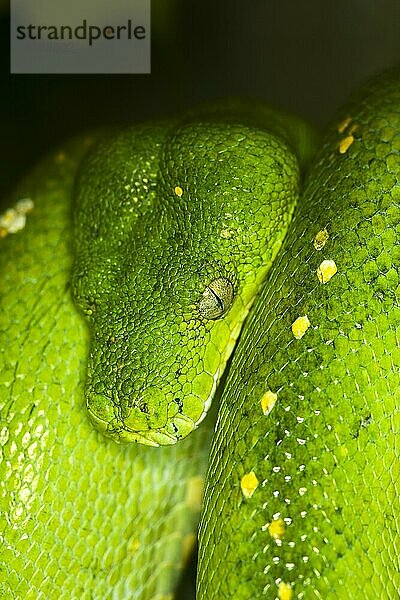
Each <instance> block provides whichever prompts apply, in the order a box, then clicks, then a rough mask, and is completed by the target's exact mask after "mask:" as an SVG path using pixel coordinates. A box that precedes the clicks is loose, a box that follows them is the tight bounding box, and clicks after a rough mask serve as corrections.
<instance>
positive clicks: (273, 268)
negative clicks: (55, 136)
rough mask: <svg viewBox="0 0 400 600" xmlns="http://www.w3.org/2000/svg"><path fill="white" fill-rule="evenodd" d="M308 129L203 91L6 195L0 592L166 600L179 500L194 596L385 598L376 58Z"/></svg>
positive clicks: (399, 222)
mask: <svg viewBox="0 0 400 600" xmlns="http://www.w3.org/2000/svg"><path fill="white" fill-rule="evenodd" d="M315 139H316V138H315V135H314V134H313V132H312V131H311V130H310V129H309V128H308V126H306V125H305V124H304V123H303V122H302V121H301V120H299V119H297V118H295V117H289V116H287V115H285V114H283V113H280V112H277V111H273V110H271V109H269V108H268V107H265V106H263V105H261V104H257V103H250V102H241V103H240V102H239V103H237V102H234V101H232V102H224V103H216V104H213V105H210V106H207V107H205V108H200V109H198V110H196V111H193V112H191V113H188V114H186V115H185V116H184V117H183V118H182V119H180V120H175V121H159V122H155V123H149V124H144V125H140V126H136V127H133V128H130V129H128V130H126V131H121V132H117V133H115V134H112V135H109V134H107V135H106V136H102V137H101V138H99V139H93V140H89V139H87V140H82V139H78V140H75V141H72V142H69V143H68V144H66V145H65V146H64V147H63V148H62V151H59V152H57V153H56V154H54V155H52V156H50V157H49V158H48V159H46V160H45V161H44V162H43V163H42V164H40V165H39V166H38V167H37V168H36V170H35V171H34V172H33V173H32V174H31V175H30V176H28V177H27V178H26V179H25V180H24V181H23V182H22V183H21V185H20V187H19V188H18V189H17V190H16V191H15V195H14V197H13V198H12V199H11V203H10V206H12V208H10V210H8V211H6V212H5V213H3V215H2V216H1V218H0V272H1V274H2V279H1V285H0V297H1V314H0V367H1V368H0V410H1V421H2V427H1V430H0V448H1V454H0V486H1V487H0V489H1V495H0V498H1V500H0V502H1V504H0V509H1V531H0V541H1V549H0V597H3V598H7V599H8V598H10V599H19V598H21V599H22V598H24V599H25V598H27V599H35V600H36V599H48V598H50V599H51V598H68V599H71V598H74V599H75V598H76V599H78V598H83V599H99V600H100V599H105V598H119V599H123V598H135V600H136V599H137V600H150V599H152V600H167V599H170V598H172V597H173V591H174V589H175V587H176V583H177V580H178V578H179V575H180V572H181V570H182V567H183V565H184V564H185V562H186V560H187V557H188V555H189V554H190V551H191V549H192V547H193V544H194V543H195V539H196V535H195V531H196V527H197V522H198V518H199V513H200V508H201V506H202V505H203V511H202V517H201V524H200V535H199V571H198V598H199V599H204V600H205V599H207V600H209V599H213V598H214V599H216V600H219V599H221V600H223V599H224V598H226V599H228V598H232V599H233V598H235V600H248V599H252V598H260V599H261V598H268V599H272V600H276V599H278V600H294V599H299V600H301V599H305V600H308V599H310V600H311V599H323V600H333V599H339V600H341V599H343V600H344V599H348V598H353V597H354V598H363V599H365V600H376V599H377V598H379V599H382V600H385V599H386V600H395V598H397V597H398V591H399V589H400V581H399V566H398V559H399V556H398V542H399V532H398V526H397V521H396V519H397V518H398V514H399V510H398V509H399V506H398V496H399V488H398V485H399V463H398V458H399V457H398V451H397V449H396V439H395V436H396V433H398V429H399V408H398V406H399V402H398V401H399V388H400V386H399V365H400V351H399V340H400V307H399V289H400V287H399V277H398V271H399V269H398V265H399V260H400V243H399V239H400V235H399V234H400V209H399V204H400V78H399V74H398V73H390V74H388V75H384V76H381V77H380V78H378V79H376V80H375V81H373V82H372V83H370V84H369V85H367V86H366V87H364V88H363V89H362V90H361V91H360V92H359V93H358V95H357V96H356V97H354V98H353V99H352V101H351V102H350V103H349V104H348V105H347V106H346V107H345V108H344V109H343V110H342V111H341V113H340V114H339V116H338V117H337V118H336V119H335V120H334V121H333V124H332V126H331V128H330V130H329V132H328V133H327V135H326V137H325V138H324V141H323V144H322V146H321V148H320V150H319V151H318V153H317V154H316V156H315V158H312V155H313V147H314V145H315ZM303 172H305V173H306V174H305V175H303V174H302V173H303ZM77 307H78V309H79V310H77ZM248 314H249V316H248V318H247V319H246V317H247V315H248ZM245 319H246V321H245ZM244 321H245V325H244V327H243V331H242V332H241V330H242V325H243V323H244ZM239 334H240V339H239V343H238V344H236V342H237V340H238V338H239ZM235 345H236V346H237V347H235ZM234 349H235V352H234V355H233V360H232V362H231V363H230V366H229V373H228V377H227V381H226V384H225V386H224V390H223V393H222V399H221V406H220V408H219V412H218V416H217V421H216V425H215V429H216V432H215V435H214V436H213V439H212V443H211V451H210V450H209V446H210V440H211V437H212V430H213V428H214V423H215V419H214V416H215V415H213V414H209V415H207V411H208V409H209V406H210V404H211V400H212V398H213V396H214V394H215V390H216V388H217V386H218V383H219V381H220V378H221V376H222V374H223V372H224V369H225V365H226V363H227V361H228V359H229V357H230V355H231V353H232V351H233V350H234ZM85 402H86V405H87V408H88V410H89V415H90V420H89V419H88V418H87V416H86V415H85V410H84V404H85ZM216 408H217V407H215V410H214V413H215V412H216ZM210 412H211V413H213V409H211V410H210ZM201 421H203V422H201ZM93 424H94V425H95V427H93ZM95 428H97V430H96V429H95ZM193 430H194V431H193ZM103 433H104V434H106V435H105V436H104V435H103ZM106 436H107V437H106ZM110 438H113V439H110ZM182 438H185V439H182ZM115 441H117V442H132V441H133V442H141V443H142V444H144V445H142V444H136V443H133V444H127V443H122V444H117V443H115ZM145 445H147V446H149V445H150V446H159V447H152V448H149V447H146V446H145ZM209 453H210V454H209ZM207 462H208V470H207V474H206V469H207ZM204 477H206V479H205V487H204V496H203V479H204ZM203 497H204V501H203V503H202V498H203Z"/></svg>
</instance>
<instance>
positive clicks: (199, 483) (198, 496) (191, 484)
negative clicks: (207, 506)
mask: <svg viewBox="0 0 400 600" xmlns="http://www.w3.org/2000/svg"><path fill="white" fill-rule="evenodd" d="M203 489H204V478H203V477H201V476H200V475H195V476H194V477H191V478H190V479H189V480H188V482H187V484H186V498H185V500H186V504H187V505H188V506H190V508H192V509H193V510H196V511H200V508H201V503H202V500H203Z"/></svg>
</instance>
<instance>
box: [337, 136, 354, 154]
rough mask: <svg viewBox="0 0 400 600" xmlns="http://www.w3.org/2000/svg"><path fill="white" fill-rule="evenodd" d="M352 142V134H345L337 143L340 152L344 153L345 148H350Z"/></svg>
mask: <svg viewBox="0 0 400 600" xmlns="http://www.w3.org/2000/svg"><path fill="white" fill-rule="evenodd" d="M353 142H354V137H353V136H352V135H347V136H346V137H345V138H343V139H342V140H341V142H340V143H339V152H340V154H346V152H347V150H348V149H349V148H350V146H351V145H352V143H353Z"/></svg>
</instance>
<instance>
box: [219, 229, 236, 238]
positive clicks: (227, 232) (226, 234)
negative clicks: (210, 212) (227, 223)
mask: <svg viewBox="0 0 400 600" xmlns="http://www.w3.org/2000/svg"><path fill="white" fill-rule="evenodd" d="M220 235H221V237H223V238H225V239H229V238H231V237H232V236H233V231H232V229H222V231H221V233H220Z"/></svg>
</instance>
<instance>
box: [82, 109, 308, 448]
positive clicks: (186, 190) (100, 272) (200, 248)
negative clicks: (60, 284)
mask: <svg viewBox="0 0 400 600" xmlns="http://www.w3.org/2000/svg"><path fill="white" fill-rule="evenodd" d="M298 179H299V175H298V170H297V164H296V161H295V159H294V157H293V155H292V153H291V152H290V150H289V149H288V147H287V145H286V143H285V142H283V141H281V140H280V139H278V138H277V137H274V136H273V135H271V134H269V133H267V132H265V131H263V130H261V129H257V128H253V127H249V126H244V125H241V124H237V123H223V122H216V121H210V122H207V119H204V118H202V119H201V120H199V121H196V120H195V119H193V120H191V121H189V122H184V123H182V124H179V123H177V122H174V123H170V122H168V123H167V122H159V123H153V124H145V125H142V126H137V127H133V128H131V129H129V130H126V131H124V132H120V133H117V134H115V135H114V136H107V137H105V138H104V139H103V140H101V141H99V143H98V144H97V146H96V148H94V149H92V150H91V152H90V153H89V155H88V156H87V157H86V160H85V161H84V163H83V165H82V168H81V170H80V173H79V175H78V178H77V182H76V193H75V204H74V220H75V264H74V270H73V278H72V290H73V297H74V300H75V302H76V304H77V305H78V307H79V308H80V310H81V311H82V313H83V314H84V316H85V318H86V320H87V322H88V325H89V329H90V349H89V355H88V366H87V383H86V404H87V408H88V412H89V415H90V418H91V419H92V421H93V423H94V424H95V426H96V427H97V428H98V429H99V430H101V431H102V432H103V433H105V434H106V435H107V436H110V437H112V438H113V439H114V440H116V441H118V442H131V441H136V442H140V443H143V444H148V445H164V444H172V443H175V442H176V441H177V440H179V439H181V438H183V437H185V436H186V435H188V434H189V433H190V432H191V431H193V429H194V428H195V427H196V426H197V425H198V424H199V423H200V422H201V420H202V419H203V418H204V417H205V415H206V413H207V410H208V408H209V406H210V403H211V400H212V397H213V395H214V393H215V389H216V387H217V384H218V381H219V379H220V377H221V374H222V372H223V370H224V367H225V365H226V362H227V360H228V358H229V356H230V354H231V352H232V350H233V348H234V345H235V342H236V340H237V338H238V336H239V333H240V329H241V327H242V324H243V322H244V320H245V318H246V315H247V313H248V311H249V309H250V306H251V304H252V302H253V300H254V297H255V295H256V293H257V291H258V289H259V287H260V285H261V283H262V281H263V279H264V278H265V275H266V273H267V271H268V269H269V266H270V264H271V263H272V261H273V259H274V257H275V255H276V253H277V251H278V249H279V247H280V245H281V243H282V240H283V238H284V235H285V232H286V228H287V226H288V223H289V220H290V216H291V212H292V210H293V208H294V203H295V201H296V195H297V188H298Z"/></svg>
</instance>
